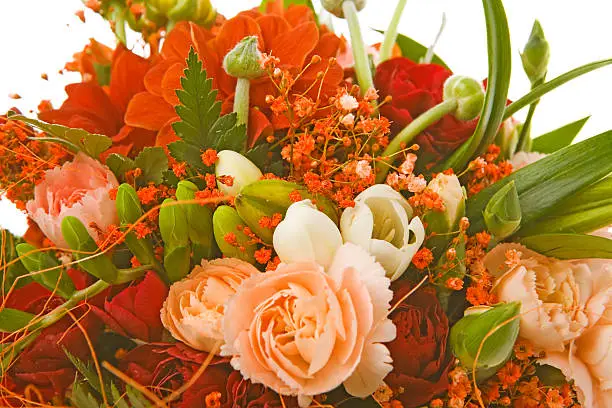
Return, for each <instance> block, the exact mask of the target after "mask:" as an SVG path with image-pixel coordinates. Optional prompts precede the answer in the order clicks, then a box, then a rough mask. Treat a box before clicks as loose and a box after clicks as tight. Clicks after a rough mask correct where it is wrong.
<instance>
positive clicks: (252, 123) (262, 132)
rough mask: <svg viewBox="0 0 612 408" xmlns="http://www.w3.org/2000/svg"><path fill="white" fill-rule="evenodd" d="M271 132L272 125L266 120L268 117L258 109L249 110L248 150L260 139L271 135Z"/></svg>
mask: <svg viewBox="0 0 612 408" xmlns="http://www.w3.org/2000/svg"><path fill="white" fill-rule="evenodd" d="M272 131H273V129H272V124H271V123H270V121H269V120H268V117H267V116H266V115H264V114H263V113H262V112H261V111H260V110H259V109H256V108H251V109H250V110H249V134H248V145H249V149H250V148H252V147H253V146H254V145H255V143H256V142H257V141H258V140H259V139H260V138H261V137H264V138H265V137H267V136H268V135H271V134H272Z"/></svg>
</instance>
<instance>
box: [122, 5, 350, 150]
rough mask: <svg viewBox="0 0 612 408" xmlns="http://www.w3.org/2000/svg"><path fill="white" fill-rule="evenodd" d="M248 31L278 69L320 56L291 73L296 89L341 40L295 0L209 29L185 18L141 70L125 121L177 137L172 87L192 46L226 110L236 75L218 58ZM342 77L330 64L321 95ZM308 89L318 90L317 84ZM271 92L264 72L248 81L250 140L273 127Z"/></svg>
mask: <svg viewBox="0 0 612 408" xmlns="http://www.w3.org/2000/svg"><path fill="white" fill-rule="evenodd" d="M249 35H254V36H257V37H258V38H259V48H260V51H262V52H264V53H266V54H269V55H272V56H274V57H275V58H278V59H279V60H280V67H281V68H282V69H287V70H289V71H290V72H292V73H294V74H296V75H297V74H298V73H299V72H301V71H302V70H303V69H304V67H305V65H306V64H308V63H309V62H310V58H311V57H312V56H313V55H319V56H320V57H321V61H319V62H318V63H314V64H311V65H309V66H308V68H306V69H305V70H304V72H303V73H302V75H301V76H300V77H299V78H297V79H296V83H295V85H294V90H295V93H301V92H305V91H306V90H308V89H309V87H310V86H311V85H312V84H313V82H314V81H315V80H316V79H317V74H318V73H319V72H320V71H325V69H326V68H327V66H328V64H329V58H331V57H335V56H336V54H337V52H338V46H339V43H340V39H339V38H338V37H336V36H335V35H334V34H333V33H328V32H325V31H324V30H321V31H320V30H319V29H318V28H317V25H316V23H315V21H314V15H313V13H312V11H311V10H310V9H309V8H308V7H306V6H296V5H294V6H290V7H289V8H287V9H286V10H282V9H278V7H276V6H275V5H274V4H273V5H271V7H269V8H268V13H267V14H262V13H260V12H259V11H257V10H250V11H245V12H242V13H240V14H238V15H237V16H236V17H234V18H232V19H230V20H227V21H225V22H224V23H223V24H222V25H221V26H218V27H213V28H212V29H210V30H207V29H204V28H202V27H199V26H197V25H195V24H193V23H189V22H181V23H178V24H177V25H176V26H175V28H174V29H173V30H172V31H171V32H170V34H168V36H167V38H166V40H165V43H164V45H163V48H162V50H161V54H160V55H161V59H160V60H158V61H157V63H156V64H155V65H153V66H152V67H151V69H150V70H149V71H148V72H147V74H146V76H145V81H144V82H145V88H146V90H145V91H144V92H141V93H139V94H137V95H136V96H135V97H134V99H133V100H132V101H131V102H130V104H129V107H128V110H127V113H126V118H125V119H126V123H127V124H128V125H130V126H134V127H137V128H142V129H147V130H152V131H156V132H158V135H157V144H159V145H165V144H167V143H168V142H171V141H173V140H176V135H175V134H174V131H173V130H172V127H171V124H172V123H173V122H175V121H177V120H178V116H177V115H176V113H175V111H174V106H176V105H178V104H179V100H178V98H177V96H176V90H177V89H179V88H180V78H181V76H182V75H183V70H184V69H185V58H186V57H187V54H188V52H189V49H190V48H191V47H193V48H194V49H195V50H196V52H197V53H198V54H199V58H200V60H201V61H202V64H203V67H204V69H206V72H207V75H208V77H209V78H212V79H213V86H214V88H216V89H218V94H217V99H218V100H220V101H223V112H224V113H228V112H230V111H231V109H232V100H233V95H234V91H235V87H236V79H235V78H233V77H231V76H229V75H227V73H226V72H225V71H224V70H223V68H222V61H223V58H224V57H225V54H227V52H228V51H230V50H231V49H232V48H233V47H234V46H235V45H236V44H237V43H238V42H239V41H240V40H242V39H243V38H244V37H246V36H249ZM342 77H343V72H342V69H341V68H340V66H339V65H338V64H332V66H331V68H330V69H329V71H328V72H327V75H326V76H325V80H324V83H323V86H322V95H329V96H331V95H333V94H334V93H335V91H336V87H337V85H338V84H339V83H340V82H341V81H342ZM313 92H318V87H317V89H314V90H313ZM274 93H275V86H274V84H273V82H272V81H271V80H270V79H269V78H268V77H262V78H259V79H256V80H253V81H252V83H251V91H250V101H251V106H253V108H251V112H250V116H249V142H250V144H253V143H254V142H255V141H256V140H257V139H258V138H259V137H260V136H261V135H262V134H265V133H269V132H271V130H272V126H273V125H272V124H271V122H270V120H269V119H268V116H271V112H270V110H269V109H270V108H269V107H268V104H267V103H266V96H267V95H270V94H274ZM307 95H308V93H307ZM315 96H316V95H315ZM315 99H316V98H315ZM254 107H257V108H258V109H256V108H254Z"/></svg>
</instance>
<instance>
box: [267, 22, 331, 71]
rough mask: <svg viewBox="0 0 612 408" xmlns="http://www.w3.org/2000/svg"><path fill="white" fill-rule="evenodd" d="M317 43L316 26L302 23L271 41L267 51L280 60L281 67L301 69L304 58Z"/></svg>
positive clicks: (317, 32)
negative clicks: (287, 66)
mask: <svg viewBox="0 0 612 408" xmlns="http://www.w3.org/2000/svg"><path fill="white" fill-rule="evenodd" d="M318 41H319V30H318V29H317V25H316V24H315V23H304V24H300V25H299V26H297V27H295V28H294V29H292V30H291V31H289V32H287V33H285V34H283V35H281V36H279V37H276V38H275V39H273V40H272V42H271V43H270V44H268V47H267V49H269V50H270V52H271V53H272V55H274V56H275V57H277V58H279V59H280V61H281V65H289V66H292V67H298V68H301V67H302V65H304V60H305V59H306V56H307V55H308V54H309V53H310V52H311V51H312V50H313V49H314V48H315V46H316V45H317V42H318Z"/></svg>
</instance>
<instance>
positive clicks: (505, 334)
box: [450, 302, 521, 381]
mask: <svg viewBox="0 0 612 408" xmlns="http://www.w3.org/2000/svg"><path fill="white" fill-rule="evenodd" d="M520 310H521V304H520V303H519V302H512V303H503V304H498V305H496V306H494V307H492V308H471V309H468V310H467V311H466V315H465V316H464V317H463V318H462V319H461V320H459V321H458V322H457V323H456V324H455V325H454V326H453V327H452V328H451V332H450V345H451V348H452V350H453V354H454V355H455V357H457V358H458V359H459V361H460V362H461V365H463V367H465V368H466V369H467V370H469V371H470V370H472V369H473V367H474V364H476V379H477V380H478V381H483V380H486V379H487V378H489V377H491V376H492V375H494V374H495V373H496V372H497V370H498V369H499V368H500V367H502V366H503V365H504V364H505V363H506V361H508V359H509V358H510V356H511V355H512V349H513V347H514V343H515V342H516V338H517V337H518V333H519V319H518V318H516V317H517V316H518V315H519V312H520ZM513 318H514V320H511V319H513ZM487 335H488V337H487ZM485 337H487V338H486V340H485ZM483 341H484V344H483ZM481 345H482V348H481ZM479 350H480V353H479V352H478V351H479ZM476 355H478V360H477V361H476V362H475V360H476Z"/></svg>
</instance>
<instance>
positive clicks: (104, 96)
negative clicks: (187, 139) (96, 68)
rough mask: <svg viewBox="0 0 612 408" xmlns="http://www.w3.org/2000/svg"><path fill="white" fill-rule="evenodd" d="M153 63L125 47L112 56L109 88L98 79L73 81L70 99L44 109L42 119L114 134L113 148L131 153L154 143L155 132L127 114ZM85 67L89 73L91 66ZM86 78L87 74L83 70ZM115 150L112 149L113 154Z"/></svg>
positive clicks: (68, 88)
mask: <svg viewBox="0 0 612 408" xmlns="http://www.w3.org/2000/svg"><path fill="white" fill-rule="evenodd" d="M148 68H149V62H148V61H147V60H145V59H144V58H141V57H139V56H137V55H136V54H134V53H132V52H131V51H129V50H128V49H126V48H125V47H123V46H121V45H120V46H118V47H117V49H116V50H115V52H114V53H113V56H112V63H111V77H110V84H109V86H108V87H102V86H101V85H99V84H98V83H97V82H95V81H88V82H82V83H76V84H70V85H68V86H67V87H66V93H67V94H68V99H66V101H65V102H64V103H63V104H62V106H61V107H60V108H59V109H55V110H50V111H47V112H41V113H40V114H39V116H40V118H41V119H42V120H44V121H47V122H50V123H57V124H60V125H64V126H69V127H74V128H81V129H85V130H87V131H88V132H92V133H100V134H103V135H107V136H110V137H112V139H113V144H114V145H115V146H114V147H113V149H111V151H114V152H119V153H122V154H129V153H130V151H132V152H137V151H139V150H140V149H142V147H144V146H149V145H152V144H153V142H154V140H155V133H153V132H150V131H147V130H145V129H140V128H134V127H131V126H127V125H126V124H125V123H124V120H123V115H124V113H125V112H126V110H127V107H128V104H129V102H130V100H131V99H132V98H133V97H134V95H136V94H138V93H139V92H141V91H142V90H144V75H145V73H146V72H147V70H148ZM81 69H84V70H85V71H81V72H87V71H88V70H89V68H86V67H85V68H79V70H81ZM83 75H84V78H85V73H83ZM111 151H108V152H107V154H108V153H110V152H111Z"/></svg>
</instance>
